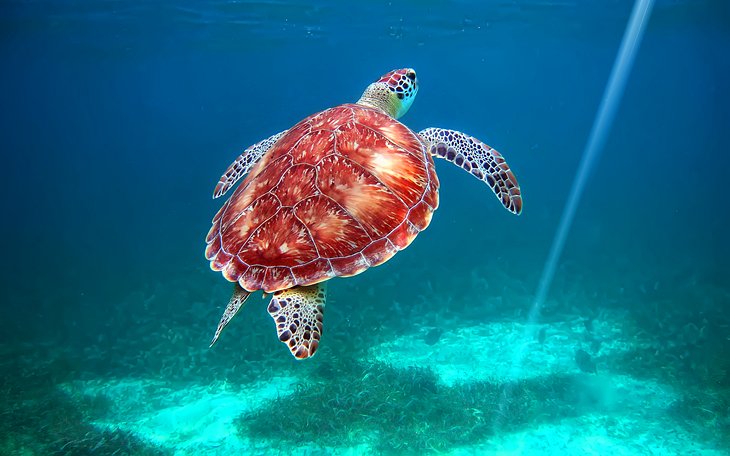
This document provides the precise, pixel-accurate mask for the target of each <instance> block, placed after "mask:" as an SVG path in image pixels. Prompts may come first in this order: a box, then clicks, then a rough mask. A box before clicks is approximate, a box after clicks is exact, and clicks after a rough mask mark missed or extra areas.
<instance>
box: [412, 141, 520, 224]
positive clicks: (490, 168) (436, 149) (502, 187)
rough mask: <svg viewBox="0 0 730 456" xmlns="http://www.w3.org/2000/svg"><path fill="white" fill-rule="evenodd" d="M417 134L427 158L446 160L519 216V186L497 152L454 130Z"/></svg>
mask: <svg viewBox="0 0 730 456" xmlns="http://www.w3.org/2000/svg"><path fill="white" fill-rule="evenodd" d="M418 134H419V135H420V136H421V138H422V139H423V141H424V142H425V143H426V146H427V147H428V151H429V152H430V153H431V155H433V156H435V157H439V158H443V159H445V160H448V161H450V162H451V163H453V164H455V165H457V166H459V167H460V168H462V169H463V170H465V171H467V172H468V173H470V174H471V175H472V176H474V177H476V178H477V179H479V180H481V181H484V182H486V183H487V185H489V187H490V188H491V189H492V191H493V192H494V194H495V195H497V198H498V199H499V201H500V202H501V203H502V205H503V206H504V207H505V208H506V209H507V210H508V211H510V212H512V213H513V214H517V215H519V214H520V212H522V194H521V193H520V185H519V184H518V183H517V178H516V177H515V175H514V174H513V173H512V171H511V170H510V167H509V165H508V164H507V163H506V162H505V161H504V158H502V155H501V154H500V153H499V152H497V151H496V150H494V149H492V148H491V147H489V146H488V145H486V144H484V143H483V142H481V141H479V140H478V139H476V138H474V137H471V136H469V135H466V134H464V133H461V132H458V131H454V130H446V129H444V128H426V129H425V130H421V131H420V132H419V133H418Z"/></svg>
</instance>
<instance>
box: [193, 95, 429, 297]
mask: <svg viewBox="0 0 730 456" xmlns="http://www.w3.org/2000/svg"><path fill="white" fill-rule="evenodd" d="M438 187H439V182H438V178H437V177H436V172H435V169H434V164H433V159H432V158H431V155H430V154H429V153H428V152H427V151H426V148H425V147H424V145H423V143H422V141H421V140H420V139H419V137H418V136H417V135H416V134H415V133H413V132H412V131H411V130H410V129H409V128H407V127H406V126H405V125H403V124H401V123H400V122H398V121H397V120H395V119H393V118H391V117H390V116H388V115H386V114H383V113H382V112H380V111H378V110H375V109H371V108H368V107H365V106H360V105H355V104H348V105H342V106H338V107H335V108H331V109H328V110H326V111H322V112H320V113H317V114H314V115H312V116H310V117H308V118H306V119H304V120H302V121H301V122H299V123H298V124H296V125H295V126H294V127H292V128H291V129H290V130H289V131H288V132H287V133H286V134H285V135H284V136H282V137H281V138H280V139H279V141H278V142H277V143H276V144H274V146H272V148H271V149H270V150H269V151H268V152H267V153H266V154H265V155H264V156H263V157H262V158H261V160H260V161H259V163H257V164H256V165H255V166H254V168H253V169H252V170H251V172H250V173H249V174H248V175H247V176H246V178H245V179H244V180H243V182H241V184H240V185H239V186H238V188H237V189H236V191H235V192H234V193H233V195H232V196H231V197H230V199H229V200H228V201H227V202H226V203H225V204H224V205H223V207H222V208H221V209H220V211H218V213H217V214H216V216H215V218H214V219H213V227H212V228H211V230H210V232H209V233H208V237H207V243H208V247H207V249H206V257H207V258H208V260H210V264H211V268H212V269H214V270H217V271H222V272H223V275H224V276H225V277H226V278H227V279H228V280H230V281H231V282H238V283H239V284H240V285H241V286H242V287H243V288H245V289H246V290H248V291H255V290H264V291H265V292H267V293H271V292H274V291H278V290H283V289H287V288H291V287H293V286H295V285H312V284H315V283H318V282H321V281H323V280H327V279H329V278H332V277H335V276H352V275H355V274H359V273H360V272H362V271H364V270H365V269H367V268H368V267H371V266H377V265H379V264H381V263H383V262H385V261H387V260H388V259H390V258H391V257H392V256H393V255H394V254H395V253H396V252H397V251H399V250H402V249H404V248H405V247H407V246H408V245H409V244H410V243H411V242H412V241H413V239H414V238H415V237H416V235H417V234H418V233H419V231H422V230H424V229H425V228H426V227H427V226H428V224H429V223H430V221H431V215H432V214H433V211H434V210H435V209H436V208H437V206H438Z"/></svg>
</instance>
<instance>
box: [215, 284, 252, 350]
mask: <svg viewBox="0 0 730 456" xmlns="http://www.w3.org/2000/svg"><path fill="white" fill-rule="evenodd" d="M249 296H251V293H249V292H248V291H246V290H244V289H243V287H241V285H239V284H238V282H236V284H235V285H234V288H233V295H232V296H231V300H230V301H228V305H227V306H226V310H224V311H223V316H222V317H221V321H220V323H218V328H216V330H215V335H214V336H213V340H212V341H211V342H210V346H211V347H212V346H213V344H215V342H216V341H217V340H218V338H219V337H220V335H221V331H223V328H225V327H226V325H228V323H229V322H230V321H231V320H232V319H233V317H235V316H236V313H238V311H239V310H241V307H243V305H244V304H246V300H247V299H248V297H249Z"/></svg>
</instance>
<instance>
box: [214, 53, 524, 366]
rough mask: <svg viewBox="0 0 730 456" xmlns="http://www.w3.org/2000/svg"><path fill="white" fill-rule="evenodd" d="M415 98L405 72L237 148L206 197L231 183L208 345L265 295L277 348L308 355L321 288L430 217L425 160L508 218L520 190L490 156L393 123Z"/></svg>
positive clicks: (393, 248)
mask: <svg viewBox="0 0 730 456" xmlns="http://www.w3.org/2000/svg"><path fill="white" fill-rule="evenodd" d="M417 92H418V80H417V79H416V72H415V71H414V70H413V69H411V68H404V69H400V70H393V71H391V72H389V73H386V74H385V75H383V76H382V77H381V78H380V79H378V80H377V81H375V82H374V83H372V84H370V85H369V86H368V87H367V89H365V92H364V93H363V95H362V97H361V98H360V99H359V100H358V101H357V103H354V104H343V105H340V106H337V107H334V108H330V109H327V110H325V111H322V112H319V113H316V114H312V115H311V116H309V117H307V118H306V119H304V120H302V121H301V122H299V123H297V124H296V125H294V126H293V127H291V128H290V129H288V130H285V131H282V132H281V133H277V134H275V135H273V136H271V137H270V138H267V139H264V140H263V141H261V142H259V143H256V144H254V145H253V146H251V147H249V148H248V149H246V150H245V151H244V152H243V154H241V155H240V156H239V157H238V158H237V159H236V160H235V161H234V162H233V163H232V164H231V165H230V166H229V167H228V169H227V170H226V172H225V173H224V174H223V176H221V178H220V181H219V182H218V185H217V186H216V187H215V190H214V193H213V197H214V198H218V197H220V196H222V195H224V194H225V193H226V192H227V191H228V190H229V189H231V188H232V187H233V185H234V184H235V183H236V182H238V180H239V179H241V178H242V177H243V176H246V178H245V179H244V180H243V182H242V183H241V184H240V185H239V186H238V188H237V189H236V191H235V192H234V193H233V195H232V196H231V197H230V199H229V200H228V201H226V203H225V204H224V205H223V207H221V209H220V210H219V211H218V213H217V214H216V216H215V217H214V218H213V226H212V228H211V229H210V232H209V233H208V237H207V239H206V241H207V249H206V251H205V256H206V258H207V259H208V260H210V267H211V268H212V269H213V270H215V271H222V273H223V275H224V276H225V278H226V279H228V280H229V281H231V282H234V283H235V286H234V287H235V289H234V291H233V296H232V297H231V300H230V302H229V303H228V306H227V307H226V309H225V311H224V313H223V317H222V318H221V320H220V323H219V324H218V327H217V329H216V331H215V335H214V336H213V341H212V342H211V346H212V345H213V344H214V343H215V342H216V340H218V337H219V336H220V333H221V331H222V330H223V328H225V326H226V325H227V324H228V323H229V322H230V320H231V319H232V318H233V316H234V315H235V314H236V312H238V311H239V310H240V309H241V307H242V306H243V304H244V303H245V301H246V299H247V298H248V297H249V296H250V295H251V293H252V292H254V291H257V290H263V291H264V293H271V294H272V297H271V301H270V303H269V305H268V311H269V314H270V315H271V317H272V318H273V319H274V321H275V323H276V329H277V332H278V335H279V340H281V341H282V342H284V343H285V344H286V345H287V346H288V347H289V350H290V351H291V353H292V354H293V355H294V356H295V357H296V358H298V359H304V358H308V357H310V356H312V355H314V353H315V352H316V351H317V347H318V346H319V342H320V337H321V335H322V316H323V311H324V306H325V299H326V289H325V284H326V282H325V281H326V280H329V279H331V278H332V277H348V276H353V275H355V274H359V273H361V272H363V271H364V270H366V269H367V268H369V267H372V266H377V265H379V264H382V263H384V262H385V261H387V260H388V259H390V258H391V257H392V256H393V255H395V253H396V252H398V251H399V250H402V249H404V248H406V247H407V246H408V245H409V244H410V243H411V242H412V241H413V239H414V238H415V237H416V235H417V234H418V233H419V232H420V231H423V230H424V229H426V227H427V226H428V224H429V223H430V221H431V215H432V214H433V211H435V210H436V208H437V207H438V188H439V180H438V177H437V176H436V171H435V168H434V162H433V158H432V157H438V158H443V159H445V160H447V161H449V162H451V163H454V164H455V165H457V166H459V167H460V168H462V169H463V170H465V171H466V172H468V173H469V174H471V175H472V176H474V177H476V178H477V179H480V180H482V181H484V182H485V183H486V184H487V185H489V187H490V188H491V189H492V191H493V192H494V193H495V195H496V196H497V198H498V199H499V201H500V202H501V203H502V205H503V206H504V207H505V208H507V210H509V211H510V212H512V213H513V214H519V213H520V212H521V210H522V197H521V195H520V187H519V185H518V184H517V180H516V179H515V176H514V174H513V173H512V171H511V170H510V168H509V166H508V165H507V163H505V161H504V159H503V158H502V156H501V155H500V154H499V153H498V152H497V151H495V150H494V149H492V148H491V147H489V146H487V145H486V144H484V143H483V142H481V141H479V140H478V139H475V138H473V137H471V136H468V135H466V134H464V133H460V132H458V131H454V130H445V129H441V128H427V129H425V130H422V131H420V132H418V133H415V132H413V131H412V130H410V129H409V128H408V127H406V126H405V125H403V124H402V123H400V122H398V121H397V120H396V119H398V118H400V117H401V116H402V115H403V114H405V113H406V111H408V108H410V107H411V104H412V103H413V100H414V98H415V96H416V93H417Z"/></svg>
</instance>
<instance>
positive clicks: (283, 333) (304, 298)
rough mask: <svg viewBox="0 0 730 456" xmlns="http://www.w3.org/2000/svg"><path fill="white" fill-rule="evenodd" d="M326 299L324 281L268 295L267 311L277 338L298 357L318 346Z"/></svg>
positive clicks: (311, 352) (309, 354)
mask: <svg viewBox="0 0 730 456" xmlns="http://www.w3.org/2000/svg"><path fill="white" fill-rule="evenodd" d="M326 299H327V289H326V284H325V283H324V282H321V283H318V284H316V285H311V286H308V287H294V288H290V289H288V290H282V291H277V292H276V293H274V296H273V297H272V298H271V302H270V303H269V307H268V311H269V314H270V315H271V317H272V318H273V319H274V322H276V332H277V333H278V334H279V340H280V341H282V342H283V343H285V344H286V345H287V347H289V350H290V351H291V353H292V355H294V356H295V357H296V358H297V359H306V358H309V357H310V356H313V355H314V353H315V352H316V351H317V348H318V347H319V339H320V338H321V337H322V316H323V314H324V305H325V300H326Z"/></svg>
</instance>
